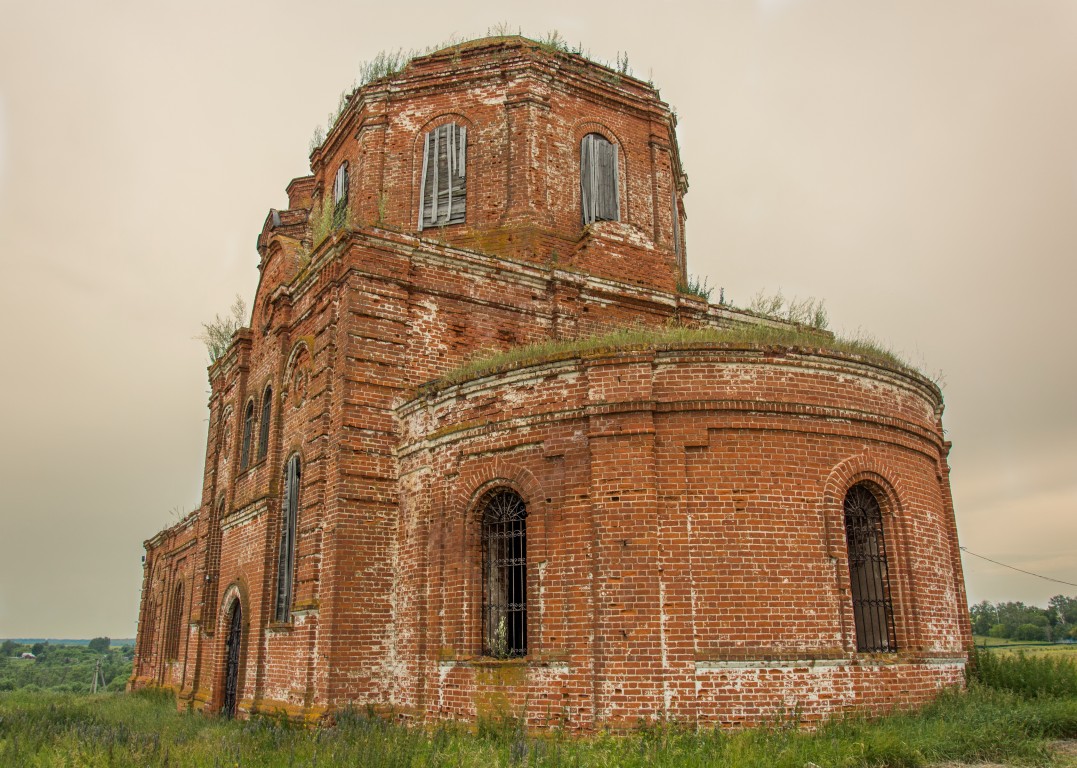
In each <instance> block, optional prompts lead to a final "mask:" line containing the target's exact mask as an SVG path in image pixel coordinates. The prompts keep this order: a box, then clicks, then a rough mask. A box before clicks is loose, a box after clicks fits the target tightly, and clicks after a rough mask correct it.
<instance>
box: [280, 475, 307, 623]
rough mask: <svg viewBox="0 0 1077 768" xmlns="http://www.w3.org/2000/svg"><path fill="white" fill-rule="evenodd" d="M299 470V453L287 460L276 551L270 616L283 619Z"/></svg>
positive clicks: (288, 605) (288, 606)
mask: <svg viewBox="0 0 1077 768" xmlns="http://www.w3.org/2000/svg"><path fill="white" fill-rule="evenodd" d="M300 478H301V472H300V467H299V456H298V454H295V455H293V456H292V457H291V458H290V459H288V467H287V469H286V470H285V478H284V500H283V502H282V503H281V521H280V549H279V550H278V552H277V599H276V603H275V606H274V610H273V618H274V620H275V621H278V622H285V621H288V619H289V618H290V617H291V612H292V581H293V579H294V576H295V520H296V516H297V514H298V512H299V480H300Z"/></svg>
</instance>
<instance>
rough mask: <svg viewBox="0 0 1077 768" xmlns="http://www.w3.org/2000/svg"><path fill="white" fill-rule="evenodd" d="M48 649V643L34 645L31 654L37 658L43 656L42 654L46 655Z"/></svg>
mask: <svg viewBox="0 0 1077 768" xmlns="http://www.w3.org/2000/svg"><path fill="white" fill-rule="evenodd" d="M48 647H49V644H48V643H47V642H46V643H34V645H33V647H32V648H31V649H30V653H32V654H34V655H35V656H41V655H42V654H44V653H45V651H46V650H48Z"/></svg>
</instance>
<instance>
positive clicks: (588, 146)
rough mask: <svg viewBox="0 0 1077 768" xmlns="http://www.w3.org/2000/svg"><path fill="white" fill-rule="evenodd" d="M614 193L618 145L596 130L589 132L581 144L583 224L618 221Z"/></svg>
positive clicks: (618, 214) (617, 199) (618, 209)
mask: <svg viewBox="0 0 1077 768" xmlns="http://www.w3.org/2000/svg"><path fill="white" fill-rule="evenodd" d="M617 192H618V186H617V145H616V144H613V143H611V142H610V141H608V140H607V139H606V137H605V136H603V135H601V134H599V133H589V134H587V135H586V136H584V137H583V141H582V142H581V143H580V202H581V205H582V207H583V223H584V225H585V226H586V225H587V224H593V223H594V222H596V221H619V220H620V218H621V209H620V205H621V201H620V198H619V197H618V194H617Z"/></svg>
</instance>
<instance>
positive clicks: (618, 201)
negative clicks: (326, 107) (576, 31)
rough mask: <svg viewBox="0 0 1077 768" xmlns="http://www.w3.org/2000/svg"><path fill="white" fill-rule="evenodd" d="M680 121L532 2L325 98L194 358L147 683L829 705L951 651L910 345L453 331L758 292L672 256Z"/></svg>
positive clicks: (488, 701) (548, 699)
mask: <svg viewBox="0 0 1077 768" xmlns="http://www.w3.org/2000/svg"><path fill="white" fill-rule="evenodd" d="M674 128H675V120H674V118H673V116H672V114H671V112H670V111H669V108H668V107H667V105H666V104H664V103H663V102H662V101H661V100H660V99H659V97H658V93H657V91H656V90H655V89H654V88H653V87H651V86H650V85H648V84H646V83H643V82H640V81H638V80H636V79H634V78H631V77H628V76H626V75H624V74H622V73H619V72H616V71H614V70H611V69H609V68H607V67H603V66H601V65H598V64H595V63H593V62H590V61H588V60H586V59H584V58H583V57H581V56H578V55H574V54H571V53H567V52H565V51H562V50H558V49H556V48H551V47H549V46H545V45H541V44H539V43H536V42H534V41H531V40H527V39H524V38H520V37H498V38H489V39H484V40H478V41H473V42H470V43H464V44H462V45H458V46H454V47H451V48H448V49H445V50H442V51H438V52H436V53H433V54H430V55H427V56H422V57H419V58H416V59H414V60H413V61H411V62H410V63H409V64H408V65H407V66H406V67H404V69H403V70H402V71H400V72H397V73H395V74H391V75H388V76H386V77H383V78H381V79H378V80H375V81H373V82H370V83H368V84H366V85H364V86H363V87H361V88H359V89H358V90H357V91H356V92H355V93H353V94H352V95H351V96H350V97H349V98H348V99H347V100H346V103H345V104H344V105H343V108H342V111H341V113H340V115H339V116H338V117H337V118H336V120H335V122H334V124H333V125H332V126H331V128H330V130H329V133H328V135H327V136H326V137H325V139H324V141H322V143H321V144H320V146H318V147H317V148H315V149H314V150H313V151H312V152H311V155H310V163H311V175H309V176H305V177H302V178H298V179H294V180H293V181H292V182H291V183H290V184H289V185H288V190H287V191H288V198H289V207H288V208H287V209H285V210H280V211H276V210H274V211H270V213H269V215H268V216H267V218H266V221H265V224H264V226H263V229H262V232H261V234H260V236H259V238H258V243H257V246H258V252H259V255H260V264H259V269H260V280H259V285H258V290H257V293H256V296H255V302H254V307H253V313H252V319H251V325H250V328H247V329H243V330H241V331H239V332H238V333H237V334H236V335H235V337H234V338H233V341H232V345H231V347H230V348H229V350H228V351H227V352H226V353H225V354H224V355H223V356H222V357H221V358H220V359H219V360H217V361H216V362H215V363H214V364H213V365H212V366H211V367H210V371H209V377H210V383H211V387H212V391H211V396H210V402H209V409H210V427H209V439H208V443H207V452H206V465H205V474H204V485H203V495H202V503H201V506H200V508H199V509H198V510H197V511H196V512H194V513H192V514H191V515H190V516H188V518H186V519H185V520H183V521H182V522H180V523H178V524H177V525H175V526H173V527H172V528H169V529H167V530H165V531H162V532H161V533H159V534H157V535H156V536H154V537H153V538H152V539H150V540H149V541H147V542H146V549H147V556H146V571H145V577H144V583H143V597H142V609H141V614H140V625H139V626H140V628H139V641H138V646H137V658H136V663H135V671H134V677H133V684H134V685H146V684H154V685H160V686H167V687H171V688H173V689H174V690H175V691H176V693H177V696H178V697H179V699H180V700H181V701H183V702H186V703H189V704H190V705H191V706H193V707H196V708H204V709H207V710H208V711H218V712H223V713H226V714H229V715H231V714H236V715H244V714H248V713H251V712H257V711H284V712H287V713H289V714H290V715H292V716H294V717H297V718H317V717H319V716H321V715H322V714H324V713H325V712H326V711H328V710H330V709H332V708H334V707H340V706H345V705H360V706H363V705H371V706H374V707H384V708H391V709H393V710H394V711H396V712H409V713H412V714H413V715H415V716H416V717H420V718H441V717H458V718H473V717H476V716H481V715H483V714H491V713H501V714H506V713H508V714H512V715H517V716H523V717H525V718H526V719H527V720H528V722H529V723H531V724H533V725H541V724H551V723H563V724H568V725H571V726H574V727H592V726H594V725H595V724H597V723H600V722H618V721H621V722H635V721H636V720H637V719H638V718H640V717H643V718H657V717H674V718H677V719H684V720H705V721H715V722H737V723H746V722H752V721H758V720H761V719H766V718H767V717H771V716H772V715H773V714H774V710H773V707H774V706H775V705H774V702H775V701H777V702H792V703H791V704H788V705H789V706H794V705H798V704H797V703H798V702H801V701H805V702H809V703H810V706H808V705H805V706H806V708H807V709H808V710H810V711H809V715H810V716H811V717H823V716H825V715H826V714H828V713H829V712H832V711H838V710H840V709H842V708H845V707H849V706H858V705H866V706H874V707H885V706H891V705H893V704H896V703H902V702H913V701H922V700H925V699H926V698H927V697H929V696H930V694H931V692H932V691H934V690H936V689H937V688H938V687H939V686H941V685H945V684H950V683H954V682H957V681H959V680H960V677H961V670H962V667H963V664H964V658H965V657H964V645H963V644H964V643H965V642H966V640H967V635H968V622H967V616H965V614H964V613H962V611H963V610H964V608H963V606H962V605H961V601H963V599H964V592H963V585H962V581H961V573H960V560H959V557H958V555H957V548H956V547H957V539H956V530H955V528H954V523H953V510H952V508H951V506H950V497H949V482H948V467H947V465H946V453H947V451H948V444H947V443H946V442H945V440H944V438H943V436H942V430H941V423H940V421H939V419H940V416H941V410H942V404H941V395H940V393H939V392H938V389H937V387H935V386H934V385H933V384H932V383H931V382H929V381H926V380H924V379H923V377H922V376H919V375H918V374H916V373H915V372H912V371H909V370H908V369H905V368H903V367H901V366H899V365H896V364H891V363H887V362H886V361H882V362H880V361H879V360H868V359H864V358H862V357H859V356H857V355H855V354H849V353H844V352H837V351H835V350H834V349H833V348H832V347H828V346H827V344H826V341H827V336H826V335H825V334H822V335H818V334H817V335H815V336H811V334H808V342H810V346H809V348H801V347H776V346H773V345H766V346H761V345H758V344H753V343H749V342H743V343H737V344H729V343H717V342H715V343H703V342H700V343H689V344H681V345H679V346H678V345H676V344H674V345H672V346H671V345H669V344H665V345H664V346H662V348H661V349H657V348H648V349H640V348H628V349H606V348H603V349H599V350H592V351H591V352H584V351H582V350H580V349H574V348H572V347H571V345H568V346H563V347H559V348H557V349H556V350H555V351H554V352H553V353H552V354H551V355H549V356H547V357H542V356H541V355H540V356H539V357H538V358H535V356H534V355H533V354H532V355H531V357H530V358H529V362H527V361H520V362H517V363H513V364H504V365H503V366H502V367H500V368H498V367H492V368H491V367H485V368H476V369H474V370H473V371H472V372H471V373H470V374H469V373H468V372H467V370H468V369H467V368H461V365H462V364H463V363H465V362H466V361H468V360H469V358H473V357H475V356H476V355H477V354H478V353H480V352H482V353H489V352H495V351H505V350H509V349H511V348H514V347H520V346H522V345H528V344H533V343H535V342H548V341H571V340H574V339H578V338H581V337H588V336H593V335H595V334H598V333H601V332H603V331H608V330H611V329H619V328H623V327H625V326H632V327H634V328H639V327H648V326H650V327H657V326H665V325H667V324H669V323H670V322H675V323H677V324H680V325H688V326H697V327H711V328H714V327H727V326H735V325H742V326H743V325H745V324H753V323H759V322H767V323H768V324H770V325H775V324H780V323H775V322H774V321H772V320H766V321H762V320H760V319H759V318H758V317H754V316H752V315H750V314H748V313H744V312H740V311H738V310H734V309H731V308H729V307H725V306H716V305H710V304H708V303H707V302H706V301H705V300H703V299H701V298H699V297H698V296H693V295H690V294H687V293H682V292H680V291H678V286H679V285H680V284H682V283H683V281H684V278H685V247H684V221H685V214H684V204H683V196H684V193H685V191H686V189H687V182H686V178H685V175H684V172H683V170H682V168H681V163H680V158H679V154H678V149H677V143H676V139H675V136H674ZM816 339H817V340H818V342H819V345H820V346H819V347H818V348H816V347H815V346H814V341H815V340H816ZM454 369H456V373H455V374H454V376H452V377H446V376H445V375H446V374H447V373H448V372H450V371H453V370H454ZM850 499H852V500H853V502H855V504H853V506H855V507H856V509H855V510H854V512H855V514H854V517H856V515H859V517H857V518H856V519H857V520H860V521H861V522H859V523H857V525H859V526H860V527H849V525H848V521H849V519H850V517H849V515H850V512H849V510H848V509H846V510H845V511H844V512H843V511H842V510H843V506H842V505H843V504H845V505H848V504H850V503H851V502H850V501H849V500H850ZM861 518H862V520H861ZM860 540H864V541H868V542H869V544H868V545H865V547H866V548H864V547H861V548H860V549H858V548H857V547H858V546H859V545H857V544H856V542H857V541H860ZM884 541H885V547H884V546H883V542H884ZM854 545H855V546H854ZM863 558H868V560H867V561H866V562H869V563H871V565H868V566H865V565H863V562H864V560H863ZM865 585H866V586H865ZM803 605H810V606H812V607H811V609H810V610H808V611H806V612H802V613H799V614H796V616H795V617H793V612H794V608H795V607H796V606H803ZM775 670H777V671H775ZM824 689H825V690H824ZM910 691H912V693H910ZM780 706H786V704H785V703H782V704H780Z"/></svg>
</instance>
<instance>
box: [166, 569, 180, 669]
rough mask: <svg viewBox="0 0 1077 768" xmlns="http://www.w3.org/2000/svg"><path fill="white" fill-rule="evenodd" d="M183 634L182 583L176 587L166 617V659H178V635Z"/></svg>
mask: <svg viewBox="0 0 1077 768" xmlns="http://www.w3.org/2000/svg"><path fill="white" fill-rule="evenodd" d="M182 632H183V582H182V581H181V582H180V583H179V584H177V585H176V591H175V594H174V595H173V597H172V610H171V612H170V615H169V617H168V637H167V639H166V640H165V642H166V643H167V644H168V645H167V647H166V648H165V658H166V659H176V658H179V646H180V635H181V634H182Z"/></svg>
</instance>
